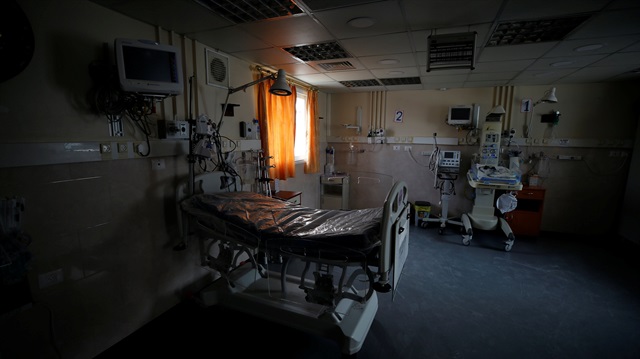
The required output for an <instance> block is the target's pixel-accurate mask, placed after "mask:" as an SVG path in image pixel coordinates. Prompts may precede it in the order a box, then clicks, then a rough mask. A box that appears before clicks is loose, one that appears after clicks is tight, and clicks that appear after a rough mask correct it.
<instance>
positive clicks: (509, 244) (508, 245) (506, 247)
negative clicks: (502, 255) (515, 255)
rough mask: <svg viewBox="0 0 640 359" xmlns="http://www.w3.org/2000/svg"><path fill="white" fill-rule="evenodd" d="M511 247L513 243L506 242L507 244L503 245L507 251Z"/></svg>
mask: <svg viewBox="0 0 640 359" xmlns="http://www.w3.org/2000/svg"><path fill="white" fill-rule="evenodd" d="M511 247H513V243H507V244H506V245H505V246H504V251H505V252H509V251H511Z"/></svg>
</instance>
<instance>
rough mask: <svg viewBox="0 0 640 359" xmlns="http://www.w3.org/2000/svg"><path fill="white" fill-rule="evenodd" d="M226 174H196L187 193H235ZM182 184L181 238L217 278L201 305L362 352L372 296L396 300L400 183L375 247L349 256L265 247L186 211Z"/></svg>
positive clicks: (405, 225) (402, 247) (404, 249)
mask: <svg viewBox="0 0 640 359" xmlns="http://www.w3.org/2000/svg"><path fill="white" fill-rule="evenodd" d="M224 177H225V174H223V173H220V172H211V173H205V174H201V175H198V176H196V177H195V181H194V183H193V189H194V195H193V196H198V194H200V193H216V192H225V191H228V189H229V188H231V189H232V190H233V189H234V188H233V186H231V187H226V186H225V185H223V182H228V178H224ZM188 187H189V186H188V183H182V184H180V185H179V186H178V188H177V191H176V198H177V208H178V222H179V226H180V230H181V231H180V232H181V236H182V240H183V242H184V243H185V244H186V243H188V242H189V241H190V240H191V238H193V237H195V238H197V240H198V243H199V246H200V260H201V265H202V266H203V267H205V268H207V269H210V270H213V272H214V277H215V278H214V279H215V280H214V281H213V282H212V283H211V284H210V285H208V286H206V287H205V288H203V289H202V290H201V291H200V292H199V293H198V294H197V296H196V299H197V300H198V301H199V302H200V304H201V305H203V306H211V305H221V306H225V307H228V308H231V309H234V310H237V311H240V312H244V313H248V314H251V315H254V316H257V317H260V318H263V319H266V320H270V321H273V322H276V323H279V324H282V325H285V326H289V327H293V328H296V329H298V330H302V331H306V332H310V333H312V334H316V335H320V336H324V337H328V338H332V339H334V340H336V341H337V342H338V344H339V346H340V349H341V352H342V354H343V355H345V356H354V355H355V354H356V353H357V352H358V351H359V350H360V349H361V347H362V344H363V342H364V340H365V338H366V336H367V333H368V331H369V329H370V327H371V323H372V322H373V319H374V318H375V315H376V312H377V310H378V298H377V294H376V293H377V292H379V293H388V292H391V295H392V298H394V297H395V292H396V288H397V285H398V282H399V280H400V274H401V272H402V268H403V267H404V263H405V261H406V259H407V255H408V252H409V218H410V214H409V202H408V191H407V186H406V184H405V183H404V182H402V181H399V182H396V183H395V184H394V185H393V187H392V189H391V190H390V192H389V193H388V194H387V197H386V200H385V203H384V206H383V207H382V217H381V223H380V226H379V233H378V236H379V245H378V246H376V247H375V248H374V249H373V250H372V251H371V253H367V254H366V255H361V254H362V253H361V252H359V251H354V253H356V254H354V255H353V256H351V255H348V254H347V255H344V251H342V252H340V254H339V255H323V254H319V253H320V252H318V251H315V250H314V251H309V252H307V251H305V250H304V245H303V244H302V245H301V246H298V247H296V248H293V247H289V246H279V247H276V248H274V247H273V246H268V245H266V246H265V245H264V241H263V240H262V239H261V238H260V237H259V236H257V235H256V233H255V232H254V231H250V230H247V229H246V228H242V227H241V226H239V225H237V224H233V223H230V222H229V221H226V220H224V219H221V218H218V217H216V216H209V215H206V214H202V213H194V212H192V211H189V212H188V211H187V210H185V208H184V207H183V206H182V205H183V204H184V203H183V201H185V200H186V199H189V198H191V197H192V195H190V194H189V193H187V192H188V189H187V188H188ZM236 188H237V187H236ZM187 212H188V213H187ZM301 243H304V241H302V242H301ZM301 248H302V249H301ZM328 249H329V250H330V247H326V248H324V249H323V251H324V253H326V252H327V250H328ZM341 250H344V248H341ZM336 282H337V283H336Z"/></svg>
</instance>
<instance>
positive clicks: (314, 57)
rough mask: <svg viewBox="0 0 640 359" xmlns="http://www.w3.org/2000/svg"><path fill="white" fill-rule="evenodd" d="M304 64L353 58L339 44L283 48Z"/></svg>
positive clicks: (327, 43) (330, 43)
mask: <svg viewBox="0 0 640 359" xmlns="http://www.w3.org/2000/svg"><path fill="white" fill-rule="evenodd" d="M283 50H284V51H286V52H288V53H290V54H291V55H293V56H295V57H297V58H299V59H300V60H302V61H304V62H308V61H324V60H335V59H345V58H348V57H351V56H350V55H349V54H348V53H347V51H345V49H343V48H342V46H340V44H338V43H337V42H326V43H323V44H313V45H301V46H294V47H286V48H283Z"/></svg>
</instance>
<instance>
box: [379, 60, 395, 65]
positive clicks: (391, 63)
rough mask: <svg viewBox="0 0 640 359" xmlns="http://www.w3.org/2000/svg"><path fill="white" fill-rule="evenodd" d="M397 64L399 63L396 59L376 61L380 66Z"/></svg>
mask: <svg viewBox="0 0 640 359" xmlns="http://www.w3.org/2000/svg"><path fill="white" fill-rule="evenodd" d="M398 62H400V61H398V60H396V59H382V60H380V61H378V63H379V64H380V65H395V64H397V63H398Z"/></svg>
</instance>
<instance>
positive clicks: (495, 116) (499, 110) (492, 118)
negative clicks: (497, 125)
mask: <svg viewBox="0 0 640 359" xmlns="http://www.w3.org/2000/svg"><path fill="white" fill-rule="evenodd" d="M506 112H507V111H505V110H504V107H502V105H498V106H495V107H494V108H492V109H491V111H489V113H487V117H486V118H485V121H489V122H497V121H500V117H502V115H504V114H505V113H506Z"/></svg>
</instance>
